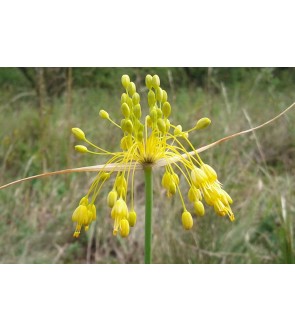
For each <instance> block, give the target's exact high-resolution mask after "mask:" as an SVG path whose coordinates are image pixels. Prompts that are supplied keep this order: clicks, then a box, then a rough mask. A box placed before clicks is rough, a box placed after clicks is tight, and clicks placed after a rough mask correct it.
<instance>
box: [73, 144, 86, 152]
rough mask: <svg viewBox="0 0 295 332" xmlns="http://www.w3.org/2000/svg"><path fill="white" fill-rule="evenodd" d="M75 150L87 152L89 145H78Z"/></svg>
mask: <svg viewBox="0 0 295 332" xmlns="http://www.w3.org/2000/svg"><path fill="white" fill-rule="evenodd" d="M75 150H76V151H78V152H81V153H86V152H87V151H88V149H87V147H86V146H84V145H76V146H75Z"/></svg>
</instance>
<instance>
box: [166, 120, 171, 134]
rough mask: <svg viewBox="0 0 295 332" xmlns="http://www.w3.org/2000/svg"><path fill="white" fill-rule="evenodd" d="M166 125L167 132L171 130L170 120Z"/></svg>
mask: <svg viewBox="0 0 295 332" xmlns="http://www.w3.org/2000/svg"><path fill="white" fill-rule="evenodd" d="M165 124H166V132H167V133H168V131H169V130H170V121H169V120H168V119H165Z"/></svg>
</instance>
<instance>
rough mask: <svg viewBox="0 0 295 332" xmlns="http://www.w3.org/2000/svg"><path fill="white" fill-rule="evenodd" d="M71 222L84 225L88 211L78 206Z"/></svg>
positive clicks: (82, 206) (84, 207)
mask: <svg viewBox="0 0 295 332" xmlns="http://www.w3.org/2000/svg"><path fill="white" fill-rule="evenodd" d="M72 220H73V221H74V222H77V223H79V224H81V225H84V224H85V223H87V221H88V210H87V207H86V206H85V205H79V206H78V207H77V208H76V210H75V211H74V213H73V215H72Z"/></svg>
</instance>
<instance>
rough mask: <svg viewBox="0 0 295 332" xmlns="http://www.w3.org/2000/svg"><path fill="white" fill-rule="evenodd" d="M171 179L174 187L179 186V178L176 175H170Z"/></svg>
mask: <svg viewBox="0 0 295 332" xmlns="http://www.w3.org/2000/svg"><path fill="white" fill-rule="evenodd" d="M172 179H173V181H174V183H175V184H176V185H179V177H178V175H177V174H176V173H173V174H172Z"/></svg>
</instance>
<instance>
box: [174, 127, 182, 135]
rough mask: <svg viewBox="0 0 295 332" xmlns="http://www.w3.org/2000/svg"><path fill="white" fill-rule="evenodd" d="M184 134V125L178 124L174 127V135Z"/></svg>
mask: <svg viewBox="0 0 295 332" xmlns="http://www.w3.org/2000/svg"><path fill="white" fill-rule="evenodd" d="M181 134H182V126H181V125H178V126H176V128H175V129H174V136H179V135H181Z"/></svg>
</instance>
